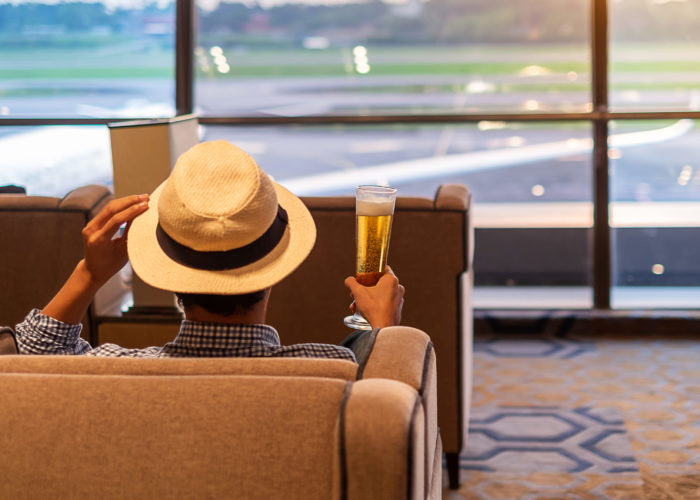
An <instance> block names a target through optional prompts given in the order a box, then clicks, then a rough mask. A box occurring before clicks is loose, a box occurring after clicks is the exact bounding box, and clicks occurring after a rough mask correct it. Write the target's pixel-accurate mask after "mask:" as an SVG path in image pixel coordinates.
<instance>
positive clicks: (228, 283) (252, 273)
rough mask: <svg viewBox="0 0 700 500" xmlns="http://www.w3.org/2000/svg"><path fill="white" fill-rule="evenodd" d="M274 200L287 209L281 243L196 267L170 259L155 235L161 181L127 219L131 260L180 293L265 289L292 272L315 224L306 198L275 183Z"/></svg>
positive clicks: (149, 277)
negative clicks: (216, 266) (237, 260)
mask: <svg viewBox="0 0 700 500" xmlns="http://www.w3.org/2000/svg"><path fill="white" fill-rule="evenodd" d="M273 184H274V186H275V189H276V191H277V201H278V203H279V204H280V205H281V206H282V208H284V209H285V210H286V211H287V217H288V225H287V228H286V230H285V233H284V236H283V237H282V240H281V241H280V242H279V244H278V245H277V246H276V247H275V248H274V249H273V250H272V251H271V252H270V253H268V254H267V255H266V256H264V257H263V258H261V259H260V260H258V261H256V262H253V263H252V264H248V265H246V266H244V267H239V268H236V269H230V270H223V271H211V270H204V269H196V268H193V267H188V266H185V265H182V264H180V263H178V262H175V261H174V260H172V259H171V258H170V257H169V256H168V255H167V254H166V253H165V252H164V251H163V249H162V248H161V247H160V245H159V244H158V240H157V238H156V228H157V226H158V199H159V198H160V194H161V192H162V191H163V186H164V185H165V182H163V183H162V184H161V185H160V186H158V187H157V188H156V190H155V191H153V193H152V194H151V196H150V201H149V208H148V210H146V211H145V212H144V213H143V214H141V215H139V216H138V217H137V218H136V219H134V221H133V222H132V223H131V227H130V228H129V233H128V236H127V249H128V253H129V261H130V262H131V267H132V268H133V270H134V272H135V273H136V275H137V276H138V277H139V278H141V279H142V280H143V281H144V282H146V283H148V284H149V285H151V286H154V287H156V288H160V289H163V290H168V291H172V292H181V293H201V294H213V295H239V294H244V293H251V292H257V291H259V290H264V289H266V288H269V287H270V286H272V285H274V284H276V283H278V282H279V281H281V280H282V279H284V278H285V277H286V276H288V275H289V274H291V273H292V272H293V271H294V270H295V269H296V268H297V267H298V266H299V265H300V264H301V263H302V262H303V261H304V259H306V257H307V256H308V255H309V252H311V249H312V248H313V246H314V243H315V241H316V225H315V224H314V221H313V218H312V217H311V214H310V213H309V210H308V209H307V208H306V206H305V205H304V203H303V202H302V201H301V200H300V199H299V198H297V197H296V196H295V195H294V194H292V193H291V192H290V191H288V190H287V189H286V188H284V187H282V186H280V185H279V184H277V183H273Z"/></svg>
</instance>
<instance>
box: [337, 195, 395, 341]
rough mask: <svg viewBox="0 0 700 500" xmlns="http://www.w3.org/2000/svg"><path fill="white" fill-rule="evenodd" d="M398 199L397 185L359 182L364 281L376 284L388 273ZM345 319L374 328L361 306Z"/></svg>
mask: <svg viewBox="0 0 700 500" xmlns="http://www.w3.org/2000/svg"><path fill="white" fill-rule="evenodd" d="M395 201H396V189H394V188H390V187H384V186H358V187H357V190H356V191H355V214H356V221H355V247H356V253H355V255H356V257H355V279H356V280H357V281H358V283H360V284H361V285H364V286H374V285H376V284H377V282H378V281H379V278H381V277H382V275H383V274H384V270H385V269H386V260H387V256H388V255H389V238H390V237H391V221H392V219H393V218H394V202H395ZM344 322H345V324H346V325H347V326H349V327H350V328H354V329H356V330H371V329H372V325H371V324H370V323H369V322H368V321H367V320H366V319H365V318H364V317H363V316H362V313H361V311H359V310H355V311H354V314H353V315H352V316H346V317H345V319H344Z"/></svg>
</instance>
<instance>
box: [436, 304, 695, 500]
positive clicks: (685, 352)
mask: <svg viewBox="0 0 700 500" xmlns="http://www.w3.org/2000/svg"><path fill="white" fill-rule="evenodd" d="M574 323H575V322H573V321H572V319H571V318H566V317H564V318H558V319H557V318H554V319H550V320H548V321H541V322H538V323H537V324H531V325H529V326H528V327H525V328H522V327H518V328H514V327H513V325H510V326H504V325H501V324H499V323H498V322H492V324H491V325H490V327H491V328H490V330H491V331H490V332H489V333H480V334H478V335H477V336H476V339H475V345H474V365H475V366H474V392H473V401H472V411H471V418H470V433H469V439H468V442H467V446H466V449H465V452H464V453H463V454H462V457H461V468H462V471H461V481H462V486H461V488H460V489H459V490H458V491H449V490H445V493H444V495H443V498H444V499H450V500H453V499H468V500H477V499H478V500H508V499H514V500H544V499H549V500H551V499H582V500H589V499H624V500H666V499H672V500H679V499H683V500H685V499H700V332H698V333H699V335H697V339H695V338H693V336H692V335H688V334H685V335H672V334H670V333H668V332H663V334H660V333H659V332H656V333H654V334H645V333H641V334H634V335H633V334H629V335H620V334H618V335H602V334H597V335H595V336H586V335H584V334H582V333H577V332H576V330H577V328H576V326H575V325H574ZM521 326H522V325H521Z"/></svg>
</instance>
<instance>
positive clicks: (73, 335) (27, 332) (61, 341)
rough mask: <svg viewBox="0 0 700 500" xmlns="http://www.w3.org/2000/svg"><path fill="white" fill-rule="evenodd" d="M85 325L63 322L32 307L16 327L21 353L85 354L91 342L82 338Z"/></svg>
mask: <svg viewBox="0 0 700 500" xmlns="http://www.w3.org/2000/svg"><path fill="white" fill-rule="evenodd" d="M82 329H83V325H81V324H80V323H78V324H77V325H72V324H69V323H63V322H62V321H58V320H57V319H54V318H52V317H50V316H46V315H44V314H42V313H41V311H39V309H32V310H31V311H30V313H29V314H28V315H27V317H26V318H24V321H23V322H22V323H19V324H18V325H17V326H16V327H15V337H16V339H15V340H16V342H17V351H18V352H19V353H20V354H84V353H86V352H87V351H89V350H90V349H91V347H90V344H88V343H87V342H86V341H85V340H83V339H82V338H80V332H81V331H82Z"/></svg>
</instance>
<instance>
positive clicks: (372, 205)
mask: <svg viewBox="0 0 700 500" xmlns="http://www.w3.org/2000/svg"><path fill="white" fill-rule="evenodd" d="M356 207H357V208H356V212H357V215H367V216H370V217H376V216H378V215H392V214H393V213H394V202H393V201H392V200H386V199H375V200H372V199H363V200H357V205H356Z"/></svg>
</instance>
